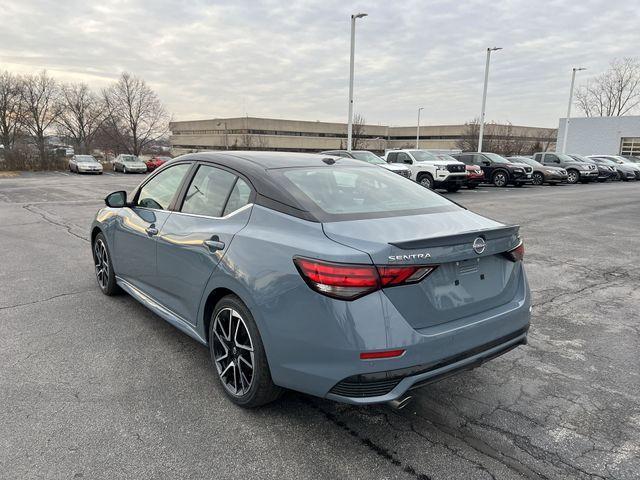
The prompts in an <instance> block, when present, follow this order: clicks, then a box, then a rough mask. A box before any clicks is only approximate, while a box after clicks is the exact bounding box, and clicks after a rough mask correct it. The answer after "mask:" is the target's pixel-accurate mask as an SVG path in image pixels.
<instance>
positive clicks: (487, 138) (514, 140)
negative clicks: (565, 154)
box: [456, 118, 556, 155]
mask: <svg viewBox="0 0 640 480" xmlns="http://www.w3.org/2000/svg"><path fill="white" fill-rule="evenodd" d="M479 134H480V122H479V121H478V119H477V118H476V119H474V120H472V121H471V122H467V123H466V124H465V129H464V131H463V133H462V135H461V136H460V138H459V139H458V140H457V141H456V148H459V149H460V150H462V151H464V152H475V151H477V150H478V136H479ZM555 137H556V131H555V130H549V129H539V130H537V131H536V133H535V134H534V135H531V136H528V135H527V136H525V135H522V134H521V133H518V132H517V131H516V127H514V126H513V125H512V124H511V123H510V122H507V123H505V124H499V123H496V122H489V123H487V124H485V127H484V133H483V136H482V150H483V151H485V152H493V153H497V154H500V155H528V154H531V153H534V150H535V151H536V152H537V151H540V150H541V149H542V150H544V151H547V150H548V149H549V146H550V145H551V143H552V142H555Z"/></svg>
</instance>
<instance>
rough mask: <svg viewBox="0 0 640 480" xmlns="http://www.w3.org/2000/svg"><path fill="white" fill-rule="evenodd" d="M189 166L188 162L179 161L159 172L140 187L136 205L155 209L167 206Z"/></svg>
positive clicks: (163, 208)
mask: <svg viewBox="0 0 640 480" xmlns="http://www.w3.org/2000/svg"><path fill="white" fill-rule="evenodd" d="M190 168H191V164H190V163H181V164H179V165H174V166H173V167H169V168H167V169H166V170H164V171H163V172H160V173H159V174H158V175H156V176H155V177H153V178H152V179H151V180H149V181H148V182H147V183H146V184H145V185H144V186H143V187H142V189H140V193H139V194H138V202H137V203H138V205H139V206H141V207H146V208H155V209H157V210H166V209H167V208H169V205H170V204H171V200H173V197H174V196H175V194H176V192H177V191H178V188H179V187H180V183H182V179H183V178H184V176H185V175H186V174H187V172H188V171H189V169H190Z"/></svg>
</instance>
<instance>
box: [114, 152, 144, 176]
mask: <svg viewBox="0 0 640 480" xmlns="http://www.w3.org/2000/svg"><path fill="white" fill-rule="evenodd" d="M113 170H114V171H115V172H122V173H145V172H146V171H147V166H146V165H145V164H144V162H143V161H142V160H140V159H139V158H138V157H136V156H135V155H127V154H124V153H121V154H120V155H118V156H117V157H116V159H115V160H114V161H113Z"/></svg>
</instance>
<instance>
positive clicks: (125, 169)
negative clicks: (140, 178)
mask: <svg viewBox="0 0 640 480" xmlns="http://www.w3.org/2000/svg"><path fill="white" fill-rule="evenodd" d="M122 173H127V167H125V166H124V165H123V166H122Z"/></svg>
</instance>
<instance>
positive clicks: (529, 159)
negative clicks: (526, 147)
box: [509, 157, 542, 167]
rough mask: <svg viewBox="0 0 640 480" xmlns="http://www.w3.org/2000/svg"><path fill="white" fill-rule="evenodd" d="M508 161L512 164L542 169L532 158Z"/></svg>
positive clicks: (516, 158)
mask: <svg viewBox="0 0 640 480" xmlns="http://www.w3.org/2000/svg"><path fill="white" fill-rule="evenodd" d="M509 160H511V161H512V162H513V163H526V164H527V165H529V166H531V167H542V164H541V163H539V162H536V161H535V160H534V159H532V158H527V157H511V158H509Z"/></svg>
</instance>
